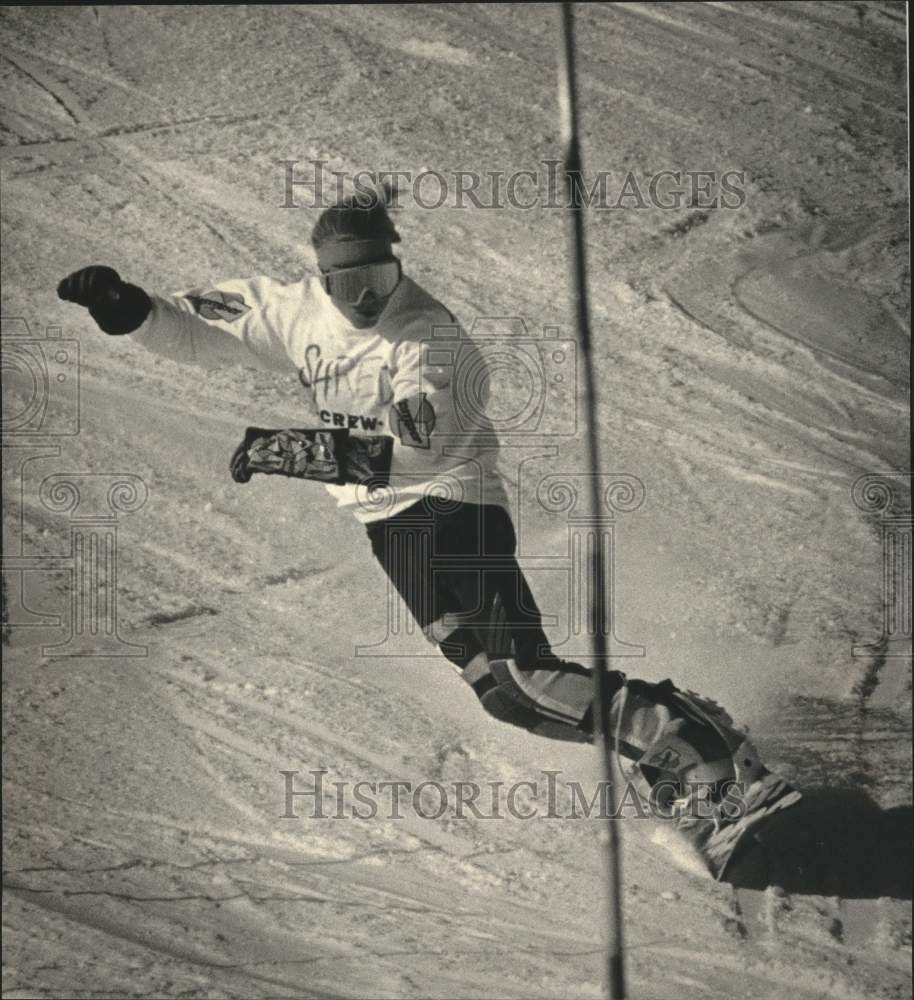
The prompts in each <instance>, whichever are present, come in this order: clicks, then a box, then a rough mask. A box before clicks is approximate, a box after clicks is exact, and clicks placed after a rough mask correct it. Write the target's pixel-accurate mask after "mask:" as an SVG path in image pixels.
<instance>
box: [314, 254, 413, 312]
mask: <svg viewBox="0 0 914 1000" xmlns="http://www.w3.org/2000/svg"><path fill="white" fill-rule="evenodd" d="M399 281H400V262H399V261H398V260H385V261H382V262H381V263H380V264H363V265H361V266H359V267H347V268H346V269H345V270H342V271H331V272H330V273H329V274H322V275H321V283H322V284H323V286H324V291H325V292H326V293H327V294H328V295H332V296H333V297H334V298H335V299H339V300H340V301H341V302H347V303H350V304H353V305H354V304H355V303H356V302H358V301H359V299H360V298H361V297H362V293H363V292H364V291H365V290H366V289H367V290H368V291H370V292H374V294H375V295H377V296H378V298H380V299H383V298H386V297H387V296H388V295H390V293H391V292H392V291H393V290H394V289H395V288H396V287H397V284H398V283H399Z"/></svg>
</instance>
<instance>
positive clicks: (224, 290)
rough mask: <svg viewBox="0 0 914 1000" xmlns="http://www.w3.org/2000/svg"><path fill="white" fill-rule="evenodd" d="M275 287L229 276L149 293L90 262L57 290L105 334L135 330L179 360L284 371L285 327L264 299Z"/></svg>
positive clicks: (149, 345)
mask: <svg viewBox="0 0 914 1000" xmlns="http://www.w3.org/2000/svg"><path fill="white" fill-rule="evenodd" d="M271 284H275V282H271V280H270V279H268V278H255V279H253V280H232V281H226V282H222V283H220V284H219V285H217V286H214V287H213V288H212V289H211V290H207V291H204V290H199V291H196V290H195V291H190V292H186V293H182V294H178V295H172V296H159V295H149V294H148V293H147V292H146V291H144V290H143V289H142V288H140V287H139V286H138V285H132V284H129V283H128V282H125V281H123V280H122V279H121V277H120V275H119V274H118V273H117V271H115V270H114V269H113V268H111V267H106V266H103V265H93V266H91V267H85V268H82V269H81V270H79V271H75V272H74V273H73V274H70V275H68V276H67V277H66V278H64V279H63V281H61V283H60V284H59V286H58V288H57V294H58V295H59V296H60V298H62V299H64V300H66V301H68V302H75V303H77V304H78V305H81V306H84V307H85V308H87V309H88V310H89V314H90V315H91V316H92V318H93V319H94V320H95V322H96V323H97V324H98V326H99V327H100V329H102V330H103V331H104V332H105V333H107V334H110V335H112V336H120V335H123V334H132V335H133V338H134V340H135V341H136V342H137V343H139V344H141V345H142V346H143V347H145V348H147V349H148V350H150V351H152V352H154V353H156V354H161V355H163V356H164V357H167V358H171V359H172V360H174V361H180V362H184V363H187V364H195V365H201V366H203V367H206V368H217V367H222V366H226V365H233V364H238V365H245V366H247V367H249V368H263V369H267V370H270V371H287V370H288V369H289V365H290V359H289V356H288V352H287V350H286V344H285V340H284V338H283V335H282V333H283V331H282V329H280V328H279V324H278V323H277V322H275V321H271V319H270V317H269V315H268V313H267V308H266V303H265V299H266V296H265V294H264V293H265V290H266V286H268V285H271Z"/></svg>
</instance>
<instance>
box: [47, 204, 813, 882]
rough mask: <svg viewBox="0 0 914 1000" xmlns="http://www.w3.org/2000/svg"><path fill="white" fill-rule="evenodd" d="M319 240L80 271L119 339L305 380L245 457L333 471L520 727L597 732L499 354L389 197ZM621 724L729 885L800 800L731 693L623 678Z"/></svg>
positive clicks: (500, 709) (475, 673)
mask: <svg viewBox="0 0 914 1000" xmlns="http://www.w3.org/2000/svg"><path fill="white" fill-rule="evenodd" d="M311 241H312V244H313V247H314V249H315V252H316V255H317V261H318V267H319V274H318V275H316V276H313V277H311V278H310V279H303V280H299V281H295V282H292V283H289V284H284V283H281V282H279V281H277V280H275V279H273V278H270V277H257V278H253V279H250V280H229V281H224V282H220V283H219V284H217V285H214V286H211V287H209V288H205V289H196V290H192V291H189V292H185V293H183V294H177V295H169V296H160V295H150V294H148V293H147V292H146V291H145V290H144V289H142V288H140V287H138V286H137V285H133V284H129V283H126V282H124V281H123V280H122V279H121V278H120V276H119V275H118V273H117V272H116V271H115V270H113V269H112V268H110V267H105V266H99V265H96V266H91V267H86V268H83V269H81V270H79V271H76V272H74V273H73V274H70V275H69V276H68V277H66V278H64V280H63V281H62V282H61V283H60V285H59V287H58V294H59V295H60V297H61V298H62V299H65V300H67V301H71V302H75V303H78V304H79V305H81V306H85V307H86V308H88V310H89V312H90V314H91V316H92V317H93V319H94V320H95V321H96V323H97V324H98V326H99V327H100V328H101V329H102V330H103V331H104V332H105V333H107V334H111V335H123V334H130V335H131V336H132V337H133V339H134V340H135V341H136V342H138V343H139V344H141V345H143V346H144V347H146V348H148V349H149V350H151V351H154V352H156V353H158V354H160V355H163V356H165V357H168V358H171V359H173V360H176V361H179V362H189V363H194V364H197V365H202V366H207V367H215V366H220V365H230V364H241V365H247V366H250V367H256V368H262V369H267V370H271V371H274V372H276V373H278V374H282V375H286V376H288V377H292V378H297V379H299V380H300V382H301V385H302V386H303V388H304V390H305V393H304V397H305V404H306V412H307V417H306V418H304V419H303V421H302V426H300V427H299V428H283V429H262V428H249V429H248V431H247V433H246V435H245V438H244V440H243V441H242V443H241V444H240V445H239V447H238V449H237V450H236V451H235V454H234V455H233V456H232V459H231V463H230V464H231V473H232V475H233V477H234V478H235V480H236V481H238V482H246V481H247V480H249V479H250V478H251V476H252V475H253V474H255V473H266V474H283V475H291V476H296V477H298V478H305V479H316V480H318V481H321V482H324V483H325V485H326V487H327V489H328V490H329V491H330V492H331V493H332V494H333V495H334V496H335V497H336V498H337V501H338V503H339V505H340V506H342V507H345V508H347V509H349V510H350V511H351V512H352V513H353V514H355V516H356V518H357V519H358V520H360V521H362V522H363V523H364V524H365V526H366V529H367V532H368V537H369V540H370V544H371V547H372V550H373V552H374V555H375V556H376V557H377V559H378V560H379V562H380V563H381V565H382V566H383V567H384V569H385V571H386V572H387V574H388V576H389V578H390V580H391V581H392V583H393V585H394V586H395V587H396V589H397V590H398V592H399V593H400V594H401V595H402V597H403V599H404V601H405V602H406V604H407V606H408V607H409V609H410V611H411V612H412V614H413V615H414V616H415V618H416V620H417V622H418V624H419V625H420V627H421V628H422V629H423V631H424V633H425V634H426V636H427V637H428V638H429V639H430V640H431V641H432V642H434V643H436V644H438V646H439V647H440V649H441V652H442V653H443V654H444V656H446V657H447V658H448V660H450V661H451V663H452V664H453V665H454V666H455V668H456V669H457V670H458V671H460V673H461V675H462V676H463V678H464V679H465V680H466V681H467V683H469V684H470V685H471V687H472V688H473V690H474V692H475V693H476V695H477V696H478V697H479V700H480V702H481V704H482V706H483V708H484V709H485V710H486V711H487V712H488V713H490V714H491V715H492V716H494V717H495V718H496V719H499V720H501V721H503V722H508V723H511V724H513V725H516V726H520V727H523V728H524V729H527V730H529V731H531V732H533V733H536V734H539V735H542V736H548V737H552V738H557V739H566V740H574V741H582V742H586V741H590V740H592V738H593V720H592V702H593V683H592V678H591V675H590V672H589V670H588V669H587V668H585V667H583V666H581V665H580V664H577V663H571V662H567V661H564V660H561V659H559V658H558V657H557V656H556V655H555V654H554V653H553V652H552V650H551V648H550V645H549V641H548V639H547V638H546V636H545V634H544V632H543V629H542V625H541V618H540V613H539V610H538V609H537V606H536V603H535V601H534V598H533V595H532V593H531V591H530V588H529V586H528V584H527V581H526V580H525V578H524V574H523V572H522V571H521V569H520V567H519V565H518V563H517V560H516V558H515V552H516V537H515V533H514V527H513V525H512V521H511V517H510V515H509V513H508V503H507V497H506V494H505V491H504V488H503V486H502V483H501V480H500V478H499V475H498V472H497V469H496V464H495V459H496V455H497V444H496V445H495V446H493V442H494V441H495V437H494V434H493V427H492V425H491V424H490V423H489V422H488V421H487V419H486V417H485V415H484V410H483V408H482V407H481V406H479V405H476V406H473V407H468V406H466V405H463V404H465V403H466V399H463V398H462V397H461V394H462V393H463V392H465V391H467V389H466V386H462V385H461V379H460V378H459V377H457V374H458V368H459V370H460V371H464V372H466V371H473V372H476V373H477V374H476V376H475V377H474V380H473V387H472V391H473V392H474V393H476V394H477V395H476V397H474V399H475V402H476V403H484V402H485V400H484V398H483V399H481V400H480V399H479V398H478V396H479V392H480V388H481V387H483V388H484V387H485V386H486V385H487V380H486V379H483V378H479V377H478V373H479V372H480V371H481V367H480V366H481V355H480V354H479V352H478V351H477V349H476V347H475V346H474V345H473V344H472V343H471V341H470V340H469V338H468V337H467V335H466V333H465V332H464V331H463V329H462V328H461V327H460V325H459V323H458V321H457V320H456V319H455V317H454V316H453V315H452V314H451V313H450V312H449V311H448V310H447V309H446V308H445V307H444V306H443V305H442V304H441V303H440V302H438V301H436V300H435V299H434V298H433V297H432V296H431V295H429V294H428V293H427V292H425V291H424V290H423V289H422V288H421V287H420V286H419V285H418V284H417V283H416V282H414V281H413V280H412V279H410V278H409V277H408V276H406V275H405V274H403V271H402V268H401V264H400V260H399V259H398V258H397V257H396V256H394V253H393V246H394V244H395V243H398V242H399V241H400V236H399V234H398V233H397V231H396V228H395V226H394V224H393V222H392V220H391V218H390V216H389V214H388V212H387V207H386V204H385V200H384V198H383V197H380V196H375V197H371V198H365V197H364V196H361V197H355V196H354V197H350V198H347V199H343V200H341V201H340V202H339V203H337V204H336V205H334V206H332V207H330V208H328V209H326V210H325V211H324V212H323V213H322V214H321V216H320V217H319V219H318V220H317V223H316V225H315V226H314V230H313V232H312V237H311ZM611 678H612V684H613V697H612V704H611V711H610V718H609V720H608V723H607V724H608V727H609V728H608V731H609V732H610V733H611V734H612V737H613V740H614V746H615V748H616V750H617V752H618V754H619V755H620V757H621V758H624V761H623V760H620V765H622V766H623V773H624V774H625V776H626V778H627V779H628V780H629V781H630V782H631V783H632V786H633V787H634V788H635V790H636V791H637V793H638V794H639V795H640V796H641V798H642V800H643V801H644V802H645V803H647V804H649V806H650V808H651V811H652V812H653V814H654V815H658V814H661V815H664V816H666V817H667V818H669V819H671V820H672V822H673V823H674V825H676V827H677V828H678V829H679V830H681V831H682V832H684V833H685V835H686V836H687V837H688V838H689V840H690V841H691V842H692V843H693V844H694V845H695V846H696V847H697V848H698V849H699V850H700V851H701V853H702V855H703V857H704V859H705V861H706V863H707V864H708V866H709V868H710V869H711V871H712V872H713V873H714V874H715V875H716V876H717V877H721V876H722V875H723V874H724V872H725V869H726V865H727V862H728V860H729V859H730V856H731V854H732V851H733V847H734V846H735V844H736V843H737V842H738V841H739V840H740V838H741V837H742V835H743V833H744V832H745V830H746V829H747V828H748V826H749V825H751V824H752V823H753V822H754V821H755V820H756V819H757V818H758V817H759V816H760V815H764V813H765V812H766V811H770V810H771V809H773V808H778V807H780V806H782V805H785V804H789V802H791V801H793V800H794V799H795V797H797V793H795V792H793V791H792V789H789V787H788V786H786V785H784V783H783V782H781V781H779V780H778V779H776V778H774V776H773V775H770V774H769V773H768V772H767V771H766V770H765V768H764V767H763V766H762V765H761V763H760V761H759V759H758V755H757V753H756V752H755V750H754V749H753V748H752V746H751V744H750V743H748V741H747V740H746V739H745V736H744V734H742V733H741V732H739V731H738V730H737V729H736V728H734V726H733V724H732V721H731V720H730V719H729V717H728V716H727V715H726V714H725V713H724V712H723V711H722V710H721V709H720V708H719V707H718V706H717V705H716V704H715V703H713V702H710V701H707V700H705V699H703V698H700V697H698V696H697V695H694V694H692V693H689V692H684V691H680V690H678V689H677V688H675V687H674V686H673V685H672V683H671V682H669V681H665V682H663V683H660V684H650V683H646V682H644V681H638V680H629V679H627V678H626V677H625V675H624V674H622V673H619V672H613V673H612V674H611Z"/></svg>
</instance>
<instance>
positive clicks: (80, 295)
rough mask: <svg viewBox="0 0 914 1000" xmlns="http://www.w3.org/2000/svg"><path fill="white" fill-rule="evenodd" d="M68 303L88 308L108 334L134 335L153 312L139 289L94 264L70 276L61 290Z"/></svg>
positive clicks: (61, 295)
mask: <svg viewBox="0 0 914 1000" xmlns="http://www.w3.org/2000/svg"><path fill="white" fill-rule="evenodd" d="M57 295H58V297H59V298H61V299H63V300H64V301H66V302H75V303H76V304H77V305H80V306H85V307H86V308H87V309H88V310H89V315H90V316H91V317H92V318H93V319H94V320H95V322H96V323H98V325H99V327H101V329H102V330H104V332H105V333H109V334H112V335H114V336H119V335H121V334H124V333H133V331H134V330H136V329H137V328H138V327H140V326H141V325H142V324H143V322H144V321H145V319H146V317H147V316H148V315H149V312H150V310H151V309H152V302H151V301H150V299H149V296H148V295H147V294H146V293H145V292H144V291H143V289H142V288H140V287H139V286H138V285H128V284H127V283H126V282H123V281H121V278H120V275H119V274H118V273H117V271H115V270H114V268H113V267H105V266H104V265H102V264H94V265H93V266H92V267H84V268H82V269H81V270H79V271H74V272H73V273H72V274H69V275H67V277H66V278H64V279H63V281H61V283H60V284H59V285H58V286H57Z"/></svg>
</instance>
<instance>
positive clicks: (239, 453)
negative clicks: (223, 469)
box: [229, 440, 253, 483]
mask: <svg viewBox="0 0 914 1000" xmlns="http://www.w3.org/2000/svg"><path fill="white" fill-rule="evenodd" d="M229 469H230V470H231V473H232V479H234V480H235V482H236V483H249V482H250V481H251V476H252V475H253V473H252V472H251V469H250V467H249V466H248V447H247V441H246V440H245V441H242V442H241V444H240V445H238V447H237V448H236V449H235V453H234V454H233V455H232V460H231V462H230V463H229Z"/></svg>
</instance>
